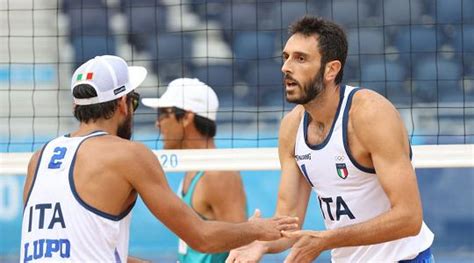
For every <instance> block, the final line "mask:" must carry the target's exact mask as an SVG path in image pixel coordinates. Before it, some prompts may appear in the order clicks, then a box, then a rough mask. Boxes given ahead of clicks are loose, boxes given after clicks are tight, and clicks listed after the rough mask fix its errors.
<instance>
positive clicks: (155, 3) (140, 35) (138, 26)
mask: <svg viewBox="0 0 474 263" xmlns="http://www.w3.org/2000/svg"><path fill="white" fill-rule="evenodd" d="M120 7H121V11H122V12H123V13H124V14H125V16H126V17H127V25H128V29H127V30H128V32H127V33H128V35H127V40H128V42H129V43H130V44H131V45H132V46H134V47H135V49H136V50H137V51H139V52H141V51H145V50H146V49H147V43H149V42H150V41H155V40H156V35H157V34H158V32H162V31H165V30H166V27H167V12H166V7H165V6H164V5H163V4H162V3H161V1H159V0H120Z"/></svg>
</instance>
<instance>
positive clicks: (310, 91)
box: [285, 67, 325, 104]
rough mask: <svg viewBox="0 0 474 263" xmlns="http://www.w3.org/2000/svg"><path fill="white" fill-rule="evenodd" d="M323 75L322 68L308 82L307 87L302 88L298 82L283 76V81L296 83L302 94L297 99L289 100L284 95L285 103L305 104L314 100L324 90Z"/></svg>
mask: <svg viewBox="0 0 474 263" xmlns="http://www.w3.org/2000/svg"><path fill="white" fill-rule="evenodd" d="M323 74H324V67H321V69H320V70H319V72H318V73H316V75H315V76H314V78H313V79H312V80H311V81H310V82H309V85H305V86H302V85H301V84H300V83H299V82H298V81H296V80H295V79H293V78H292V77H291V76H289V75H287V74H285V80H291V81H294V82H296V84H297V85H298V87H299V88H300V90H301V92H302V94H301V96H300V97H299V98H289V97H288V93H287V94H286V101H288V102H290V103H296V104H306V103H308V102H310V101H312V100H313V99H314V98H316V97H317V96H318V95H319V94H321V92H322V91H323V90H324V89H325V86H324V83H323Z"/></svg>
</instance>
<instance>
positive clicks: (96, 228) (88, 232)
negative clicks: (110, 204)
mask: <svg viewBox="0 0 474 263" xmlns="http://www.w3.org/2000/svg"><path fill="white" fill-rule="evenodd" d="M105 134H106V133H105V132H101V131H97V132H93V133H91V134H89V135H87V136H84V137H69V135H66V136H62V137H59V138H56V139H54V140H52V141H50V142H49V143H47V144H46V145H45V146H44V147H43V149H42V151H41V154H40V157H39V160H38V165H37V167H36V172H35V175H34V177H33V183H32V186H31V189H30V192H29V193H28V197H27V200H26V202H25V207H24V211H23V223H22V234H21V254H20V258H21V261H22V262H38V261H49V262H51V261H54V262H58V261H67V262H126V261H127V256H128V240H129V229H130V219H131V213H130V210H131V209H132V207H133V204H132V205H131V206H130V207H129V208H128V209H127V210H126V211H124V212H123V213H121V214H120V215H118V216H116V215H110V214H107V213H105V212H102V211H99V210H98V209H96V208H94V207H92V206H90V205H88V204H87V203H86V202H85V201H84V200H82V199H81V197H80V196H79V195H78V193H77V192H76V187H75V185H74V177H73V171H74V164H75V160H76V153H77V150H78V149H79V147H80V145H81V144H82V142H84V141H85V140H87V139H88V138H91V137H94V136H102V135H105ZM111 198H112V197H111Z"/></svg>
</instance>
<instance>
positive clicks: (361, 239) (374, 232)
mask: <svg viewBox="0 0 474 263" xmlns="http://www.w3.org/2000/svg"><path fill="white" fill-rule="evenodd" d="M421 222H422V220H421V217H417V216H413V215H412V214H409V213H401V212H399V211H394V210H391V211H389V212H386V213H384V214H382V215H380V216H378V217H376V218H373V219H371V220H369V221H366V222H363V223H359V224H355V225H351V226H346V227H342V228H337V229H332V230H326V231H322V232H315V235H316V236H318V237H319V238H322V239H323V244H324V249H325V250H327V249H333V248H338V247H348V246H364V245H372V244H377V243H383V242H387V241H392V240H396V239H400V238H404V237H408V236H412V235H416V234H418V233H419V231H420V227H421Z"/></svg>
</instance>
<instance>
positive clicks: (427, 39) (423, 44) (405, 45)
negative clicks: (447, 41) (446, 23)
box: [395, 25, 441, 52]
mask: <svg viewBox="0 0 474 263" xmlns="http://www.w3.org/2000/svg"><path fill="white" fill-rule="evenodd" d="M439 39H440V38H439V37H438V38H437V33H436V30H435V28H433V27H427V26H418V25H413V26H411V29H410V27H403V28H401V30H400V31H399V33H398V35H397V36H396V39H395V43H396V46H397V48H398V50H399V51H400V52H435V51H436V49H437V47H440V46H441V45H440V44H441V41H440V40H439ZM437 42H438V43H437Z"/></svg>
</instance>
